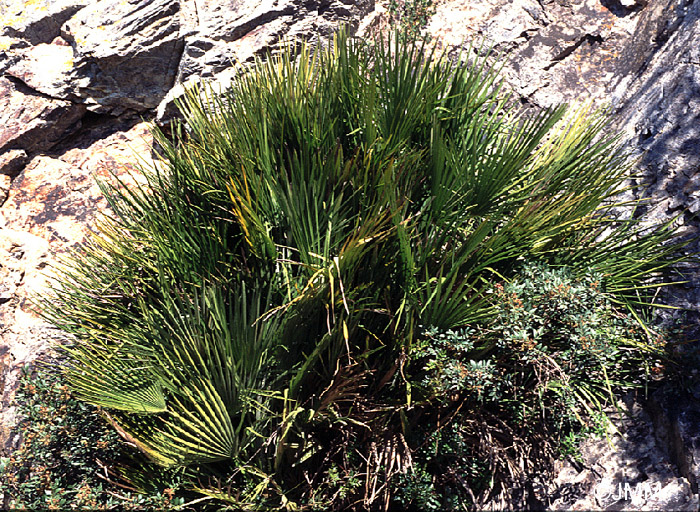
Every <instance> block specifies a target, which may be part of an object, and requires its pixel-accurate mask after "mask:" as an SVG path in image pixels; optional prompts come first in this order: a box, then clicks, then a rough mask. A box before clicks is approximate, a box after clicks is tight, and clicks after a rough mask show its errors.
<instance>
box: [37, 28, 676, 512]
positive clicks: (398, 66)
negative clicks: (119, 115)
mask: <svg viewBox="0 0 700 512" xmlns="http://www.w3.org/2000/svg"><path fill="white" fill-rule="evenodd" d="M467 56H468V57H470V58H471V57H472V56H471V55H467ZM489 58H490V57H489ZM489 58H476V59H472V60H471V61H470V62H466V63H465V62H452V61H450V60H449V59H448V58H447V56H446V55H442V56H436V55H435V54H434V53H433V52H432V51H430V50H428V49H427V48H425V47H423V46H420V45H419V44H412V43H404V42H403V41H402V40H401V38H398V37H395V38H394V39H393V40H391V41H390V42H388V43H387V42H385V41H381V40H378V41H375V42H374V43H372V44H367V43H363V42H361V41H356V40H352V39H350V38H348V37H346V36H345V35H343V34H342V33H341V34H339V35H338V36H336V37H335V39H334V40H333V43H332V45H331V46H330V47H329V48H326V49H323V48H321V47H318V48H316V49H311V48H310V47H309V46H307V45H304V44H302V45H295V46H293V45H290V47H289V48H288V49H286V50H285V51H283V52H281V53H279V54H277V55H272V56H270V57H269V58H268V59H267V60H265V61H258V62H256V63H255V65H254V66H253V67H252V68H251V69H250V70H248V71H245V72H242V73H241V75H240V77H239V78H238V79H237V80H236V81H235V82H234V83H233V85H232V86H231V88H230V89H229V90H227V91H226V92H224V93H222V94H214V93H213V92H212V90H210V89H206V88H203V89H193V90H191V91H190V93H189V94H188V95H187V96H186V98H185V100H184V101H183V103H182V104H181V109H182V112H183V114H184V118H185V120H186V121H185V123H184V124H182V125H179V126H176V127H174V132H173V136H172V138H170V139H169V138H167V137H166V136H165V135H163V134H162V133H157V138H158V142H159V143H160V145H161V147H162V154H163V160H164V165H160V166H156V167H155V168H154V169H151V170H150V171H147V170H144V173H145V182H144V181H143V180H142V181H141V182H142V183H143V184H142V185H129V186H127V185H125V184H124V183H112V184H103V190H104V193H105V195H106V197H107V198H108V199H109V202H110V205H111V208H112V211H113V215H112V216H111V217H110V218H108V219H107V220H105V222H104V225H103V226H102V228H101V231H100V233H99V234H97V235H95V236H94V237H93V238H92V239H91V240H90V241H89V242H88V243H87V244H86V245H85V246H84V247H82V248H81V250H80V251H79V253H77V254H76V255H75V256H74V257H73V259H72V260H71V261H69V262H67V263H66V265H65V266H64V268H63V269H62V270H61V272H60V274H59V277H58V280H57V282H56V285H55V288H54V293H53V294H52V295H51V296H50V297H48V298H46V299H45V300H43V307H44V311H45V312H46V314H47V316H48V317H49V318H50V319H51V320H52V321H53V322H54V323H55V324H56V325H57V326H58V327H60V328H61V329H63V330H64V331H66V332H67V333H69V334H70V335H71V337H70V343H69V344H67V345H66V347H65V353H66V356H67V362H66V372H67V376H68V379H69V382H70V384H71V386H72V387H73V389H74V390H75V392H76V393H77V394H78V396H80V397H81V398H82V399H84V400H86V401H88V402H90V403H93V404H95V405H99V406H101V407H103V408H105V409H106V410H108V411H109V413H110V416H111V417H112V419H113V422H114V423H115V424H116V425H118V427H119V429H120V431H121V432H122V433H123V435H125V436H127V437H128V438H129V439H130V440H132V441H133V442H134V443H135V444H136V445H137V446H139V447H140V448H141V449H142V450H143V451H144V452H145V453H147V454H148V455H149V456H151V457H152V459H153V460H154V461H156V462H158V463H161V464H164V465H186V464H208V465H209V467H210V469H211V468H213V467H216V468H219V469H216V471H221V467H222V466H221V465H222V464H223V465H224V466H226V465H229V466H232V467H234V468H236V469H235V473H236V474H238V475H243V476H244V477H245V478H248V481H253V482H255V483H254V484H251V485H250V486H249V487H247V488H246V490H245V492H244V491H240V492H238V493H233V492H228V493H226V492H223V491H220V492H214V491H211V490H209V491H207V490H205V489H202V492H204V493H205V494H206V493H208V494H209V495H210V496H215V497H217V498H226V499H229V500H230V501H232V502H234V503H236V504H237V505H238V506H251V507H252V506H254V505H255V504H256V503H257V504H260V503H262V501H261V500H264V498H265V497H269V496H270V495H275V496H278V497H279V496H280V495H281V496H282V498H281V499H282V502H281V503H282V504H283V505H284V504H285V503H287V504H288V503H289V501H288V500H289V499H291V498H289V496H291V495H292V494H294V493H295V492H296V493H297V494H299V492H300V491H299V488H298V487H294V486H293V485H292V484H289V485H287V484H285V482H288V481H289V478H291V477H289V471H290V468H291V467H292V465H294V464H297V467H298V464H301V463H302V462H303V461H307V460H316V461H319V460H321V461H322V460H323V450H324V444H323V443H324V441H323V439H321V438H320V437H319V436H315V435H313V432H312V428H311V425H319V424H320V423H323V422H324V421H325V422H326V424H328V425H331V426H332V428H340V429H342V428H343V426H348V425H351V426H354V427H353V428H355V427H356V428H360V429H363V428H367V429H372V428H373V425H381V428H379V429H378V431H381V432H386V431H387V429H388V430H392V429H393V431H394V433H398V434H399V435H401V432H402V429H403V430H405V428H404V427H405V425H406V422H410V421H409V420H407V415H410V411H411V410H412V407H413V405H414V404H413V403H412V401H413V400H414V397H413V396H412V391H411V384H410V379H407V378H406V374H405V372H404V369H405V368H406V365H407V364H408V362H409V361H410V359H411V355H412V350H413V347H414V346H415V345H416V343H418V342H419V341H421V340H424V339H425V335H424V333H425V330H426V329H427V328H431V329H437V330H440V331H445V330H449V329H454V328H463V327H467V326H475V325H479V324H480V323H482V324H483V323H484V322H487V321H488V319H489V318H491V317H492V316H493V315H494V311H495V309H494V308H495V307H496V305H495V303H494V300H493V293H492V292H491V289H492V286H493V283H494V282H495V281H500V280H504V279H505V280H507V279H508V278H509V277H510V276H513V275H514V273H515V271H516V270H517V269H518V268H519V267H520V266H521V265H522V263H523V262H524V261H541V262H546V263H549V264H551V265H554V266H566V267H567V268H568V269H569V271H570V272H571V273H573V274H574V275H583V274H584V273H586V272H588V271H589V270H591V269H594V270H596V271H597V272H600V273H602V274H603V275H604V276H605V277H604V279H605V286H606V290H607V291H608V292H609V294H610V295H611V297H614V298H615V299H616V300H617V301H619V302H621V303H624V304H627V305H628V306H629V307H634V305H635V304H636V303H642V302H644V298H643V297H644V291H645V290H646V288H647V287H648V286H649V282H650V280H651V279H654V278H657V277H658V276H660V275H662V274H663V273H664V272H665V271H666V270H667V269H669V268H670V266H671V265H672V263H673V262H674V261H675V259H676V258H675V256H674V254H675V253H676V251H677V249H678V248H679V247H680V244H679V242H676V241H675V240H674V231H673V229H672V228H671V226H669V225H664V226H657V227H654V228H651V229H646V230H645V231H643V232H642V231H640V230H639V229H638V228H637V224H636V223H635V221H634V220H631V219H621V218H618V217H617V216H616V215H615V214H614V213H615V212H616V211H617V210H618V208H619V206H620V204H619V203H618V202H617V201H616V200H615V198H616V197H617V195H618V194H619V193H620V192H621V191H622V189H623V187H624V186H625V185H624V183H625V181H624V180H625V179H626V178H627V177H628V174H629V171H630V165H629V164H628V163H627V158H626V155H625V153H624V151H623V150H622V149H621V146H620V144H619V141H618V139H617V138H616V137H614V136H608V135H605V134H604V132H603V128H604V125H605V117H604V115H602V114H600V113H599V112H594V111H592V110H590V109H584V110H581V111H579V112H576V113H574V114H573V115H572V116H568V117H567V114H566V109H565V108H563V107H560V108H556V109H551V110H546V111H543V112H541V113H539V114H536V115H533V116H531V117H529V118H523V117H521V116H519V115H518V112H517V110H516V109H514V107H513V106H512V102H511V101H510V99H509V97H508V95H507V94H503V92H502V90H501V89H502V88H501V85H500V83H499V82H498V80H497V74H496V72H495V71H494V68H492V67H490V65H489V64H488V62H489ZM628 206H634V205H628ZM494 347H495V345H493V344H489V343H486V344H484V345H482V346H479V347H476V348H475V349H474V354H475V355H474V356H473V357H474V358H478V357H480V356H479V354H481V356H483V354H486V353H488V351H489V350H494ZM363 404H364V405H363ZM368 404H371V407H370V405H368ZM372 411H374V412H372ZM377 411H380V412H377ZM392 439H396V437H395V436H394V437H392ZM319 457H320V459H319ZM326 462H328V461H327V460H326ZM217 464H218V465H217ZM227 467H228V466H227ZM212 471H214V470H212ZM217 474H221V473H217ZM297 483H298V482H297ZM294 485H296V484H294ZM293 488H294V489H296V490H294V491H292V489H293ZM289 493H291V494H289Z"/></svg>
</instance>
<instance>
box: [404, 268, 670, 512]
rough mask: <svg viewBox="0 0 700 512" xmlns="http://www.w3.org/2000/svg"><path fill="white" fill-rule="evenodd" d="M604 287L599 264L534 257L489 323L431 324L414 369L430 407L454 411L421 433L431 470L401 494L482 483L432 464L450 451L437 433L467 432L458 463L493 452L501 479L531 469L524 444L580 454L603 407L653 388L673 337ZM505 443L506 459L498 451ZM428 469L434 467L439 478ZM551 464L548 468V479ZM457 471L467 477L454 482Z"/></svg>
mask: <svg viewBox="0 0 700 512" xmlns="http://www.w3.org/2000/svg"><path fill="white" fill-rule="evenodd" d="M602 283H603V276H602V275H601V274H599V273H596V272H590V273H588V274H584V275H583V276H580V277H575V276H573V275H572V274H571V273H570V272H569V271H568V270H567V269H566V268H552V267H549V266H546V265H542V264H528V265H524V266H523V267H522V269H521V270H520V271H519V272H518V273H517V274H516V275H515V276H514V278H513V279H512V280H511V281H509V282H506V283H505V284H500V283H499V284H495V285H494V287H493V290H492V300H493V301H494V304H495V307H496V314H495V315H494V317H493V318H492V319H491V320H490V321H486V322H483V323H482V324H481V325H480V326H474V327H472V328H470V329H462V330H447V331H443V332H440V331H439V330H437V329H435V328H430V329H426V330H425V332H424V341H423V343H422V344H421V345H420V346H419V348H417V349H416V350H415V351H414V352H413V357H414V360H413V361H412V363H411V365H410V366H409V368H408V371H409V372H411V373H413V374H414V377H413V379H412V380H413V382H414V383H415V384H414V389H415V390H416V392H417V393H420V396H421V398H422V400H423V401H424V403H428V404H431V406H432V407H436V408H437V409H438V410H440V412H438V413H437V416H438V417H442V418H447V419H443V420H442V421H443V425H446V426H445V427H444V428H443V430H439V429H436V428H434V427H433V428H428V429H421V430H420V431H421V432H424V437H423V438H420V442H419V443H418V446H419V448H418V449H417V450H416V452H415V453H414V464H415V465H416V466H417V467H422V468H423V473H419V474H418V473H417V474H416V475H418V476H420V478H418V477H416V478H417V479H412V480H407V479H406V478H405V477H401V478H400V479H399V482H401V483H402V485H403V483H406V482H410V485H409V484H408V483H406V485H408V487H406V488H405V489H403V488H401V489H399V491H397V492H398V494H397V496H399V495H400V496H403V497H404V498H402V499H404V500H406V499H408V498H407V496H410V497H411V498H410V499H411V500H414V501H415V500H420V499H423V497H422V496H424V495H425V493H427V492H428V489H430V490H431V493H432V494H429V495H430V496H433V495H435V496H436V498H435V499H437V500H438V501H439V502H440V503H443V498H444V496H446V495H448V494H449V495H451V496H460V495H462V497H463V499H466V498H468V497H469V494H468V493H467V494H465V493H466V490H467V489H469V490H471V489H475V490H483V486H480V484H481V485H483V478H482V477H481V476H480V478H482V479H480V480H479V481H478V482H474V476H473V475H471V474H470V473H469V471H468V469H467V468H452V466H451V464H450V463H449V462H445V461H443V462H440V463H434V460H435V458H436V457H437V456H438V454H440V456H441V457H443V458H444V454H446V453H450V450H449V449H446V448H445V447H444V446H441V448H440V449H435V450H434V451H428V452H426V450H425V449H424V446H425V445H426V444H428V445H429V444H430V443H431V439H434V438H435V436H436V434H437V433H438V431H439V433H440V434H441V435H443V434H446V433H447V432H451V436H452V437H451V438H450V439H452V440H454V439H455V437H454V436H455V433H460V432H461V433H462V437H461V439H463V440H464V441H463V442H462V452H463V455H462V456H461V458H458V459H457V460H464V461H469V460H471V461H474V460H490V461H491V465H490V466H489V467H488V468H485V472H486V474H487V475H488V478H493V477H496V478H498V477H497V475H502V474H503V473H504V472H506V471H507V470H508V468H507V467H505V466H506V465H507V463H511V464H512V461H513V460H515V461H518V460H519V459H520V460H521V463H522V467H525V468H528V471H527V472H526V474H527V475H528V476H532V473H533V472H535V471H534V470H535V467H536V466H533V464H536V463H537V461H536V459H537V457H535V456H534V455H533V452H532V451H529V448H528V449H526V450H524V451H521V450H522V449H523V448H524V446H527V447H532V446H536V445H537V444H539V445H540V446H541V448H543V449H544V450H543V454H541V455H544V454H550V455H555V454H557V453H564V454H566V455H569V456H572V457H574V458H575V457H576V456H577V446H578V441H579V440H580V439H581V437H582V436H584V435H587V434H593V433H594V434H598V435H601V434H604V433H605V432H606V430H607V427H608V425H609V420H608V418H607V416H606V414H605V412H604V409H605V408H606V407H611V406H614V405H615V402H616V398H615V396H616V393H617V392H619V391H621V390H625V389H631V388H636V387H641V386H644V387H647V386H648V385H649V384H650V381H651V378H652V375H651V372H650V371H649V369H650V368H652V367H654V366H655V363H660V362H661V360H662V359H664V357H665V356H664V353H663V348H664V345H665V342H664V339H663V337H662V336H649V333H648V332H647V331H646V330H645V328H643V326H641V325H640V324H639V323H638V322H637V321H636V320H635V319H634V318H633V317H632V316H630V315H628V314H627V313H625V312H623V311H621V310H620V309H619V308H618V307H616V306H615V304H614V302H613V301H612V300H611V299H612V297H611V296H610V295H609V294H607V293H606V292H605V291H604V290H603V289H602V288H603V286H602ZM424 414H426V415H429V416H430V415H431V413H429V412H425V413H424ZM432 416H435V413H433V414H432ZM448 427H449V428H448ZM542 433H546V435H545V436H543V438H541V439H539V440H538V439H537V438H538V437H540V436H541V435H542ZM484 434H487V435H489V436H491V437H490V443H489V445H488V446H487V447H484V446H481V445H480V441H477V439H479V438H480V436H481V435H484ZM509 443H512V444H509ZM518 443H521V444H522V445H523V446H518ZM484 449H486V450H487V451H489V450H490V453H487V451H482V450H484ZM499 451H500V453H502V454H503V455H502V458H500V460H499V456H494V455H493V454H494V453H498V452H499ZM525 452H527V453H525ZM431 454H432V455H431ZM546 458H547V457H545V456H541V461H546ZM508 459H510V462H509V461H508ZM452 465H454V463H453V464H452ZM499 465H503V466H502V467H499ZM426 470H432V473H431V478H427V476H426V474H425V471H426ZM546 470H547V468H546V465H542V466H539V471H540V472H541V474H542V475H546ZM449 471H455V474H459V475H462V477H463V478H464V482H462V484H461V485H455V484H458V483H459V482H452V483H451V484H450V485H448V486H446V484H445V483H444V482H445V480H444V475H445V474H447V473H449ZM411 478H413V477H411ZM488 478H487V479H488ZM420 482H423V484H421V483H420ZM438 482H441V485H439V486H438ZM428 484H429V485H428ZM416 486H417V487H416ZM416 488H419V489H423V491H421V492H422V494H421V493H418V494H416V492H417V491H414V489H416ZM435 488H436V489H435ZM474 494H478V492H475V493H474ZM447 509H450V508H449V507H448V508H447Z"/></svg>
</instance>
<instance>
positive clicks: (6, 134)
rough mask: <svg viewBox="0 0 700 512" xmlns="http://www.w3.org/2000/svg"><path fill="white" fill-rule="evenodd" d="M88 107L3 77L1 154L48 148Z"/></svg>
mask: <svg viewBox="0 0 700 512" xmlns="http://www.w3.org/2000/svg"><path fill="white" fill-rule="evenodd" d="M84 113H85V107H84V106H82V105H75V104H72V103H70V102H67V101H60V100H55V99H51V98H47V97H45V96H43V95H40V94H37V93H36V92H34V91H32V90H31V89H29V88H27V87H24V86H23V85H22V84H18V83H16V82H12V81H10V80H8V79H6V78H0V155H2V154H3V153H4V152H5V151H7V150H11V149H22V150H24V151H26V152H27V153H36V152H41V151H46V150H48V149H50V148H52V147H53V146H54V145H55V144H56V143H57V142H58V141H59V140H61V138H63V137H65V136H67V135H68V134H70V133H71V132H73V131H74V130H76V129H77V127H78V126H79V124H78V123H79V121H80V118H81V117H82V116H83V114H84Z"/></svg>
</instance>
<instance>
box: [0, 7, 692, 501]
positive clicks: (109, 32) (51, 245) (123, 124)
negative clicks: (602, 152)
mask: <svg viewBox="0 0 700 512" xmlns="http://www.w3.org/2000/svg"><path fill="white" fill-rule="evenodd" d="M407 1H408V2H410V1H411V0H407ZM341 24H347V25H349V26H350V28H351V30H356V29H358V27H359V30H361V32H362V34H365V35H366V34H368V33H370V32H371V31H372V30H377V27H386V26H388V25H390V24H391V23H390V22H388V21H387V13H386V9H385V8H384V7H383V6H382V5H381V4H380V3H378V4H377V5H375V3H374V0H218V1H216V2H213V1H209V0H126V1H120V0H92V1H90V2H88V1H85V0H31V1H30V0H0V205H1V206H0V336H1V337H2V340H1V341H0V397H1V398H2V408H3V410H2V415H1V416H0V427H3V425H4V430H3V432H0V434H2V439H0V440H1V441H2V442H3V443H4V445H5V446H6V447H7V448H8V449H9V447H10V445H11V443H12V439H11V436H9V430H8V426H9V425H10V424H11V415H12V414H11V413H12V406H11V398H12V390H13V388H14V383H15V380H16V377H17V370H18V368H19V367H20V366H21V365H22V364H23V363H25V362H27V361H31V360H33V359H34V358H36V357H38V356H39V355H40V354H41V353H42V351H44V350H45V349H46V347H47V343H48V341H49V340H50V339H51V338H52V337H53V336H54V333H53V332H52V331H51V329H50V328H49V327H48V326H47V325H45V324H43V322H41V320H39V319H38V317H37V316H36V315H35V314H34V313H33V312H32V308H31V304H30V302H29V297H30V296H31V294H34V293H40V291H41V289H42V287H43V286H45V278H44V277H43V274H42V272H43V271H44V269H45V268H46V267H47V266H48V265H50V264H51V263H53V262H54V261H56V258H58V257H59V256H60V254H61V253H62V252H64V251H65V250H67V249H68V248H70V247H72V246H74V245H75V244H78V243H80V242H81V240H82V239H83V237H84V236H85V234H86V232H87V230H89V229H92V228H93V226H94V219H95V217H96V214H97V213H98V212H100V211H101V210H104V208H105V203H104V199H103V198H102V197H101V195H100V193H99V190H98V189H97V187H96V186H95V184H94V180H93V176H95V175H96V176H98V177H102V178H109V176H110V175H112V174H116V175H126V174H128V172H129V171H130V170H132V169H134V168H135V166H137V165H138V163H139V157H147V156H148V155H149V154H150V151H151V138H150V135H149V126H148V123H147V122H144V121H142V119H146V120H152V119H156V118H157V119H159V120H161V121H163V120H167V119H168V118H169V117H171V116H172V115H173V113H174V108H173V99H174V98H175V97H177V96H178V94H181V91H182V86H183V84H187V83H189V82H192V81H197V80H202V79H203V80H218V81H221V82H225V81H226V80H227V79H229V78H230V77H231V76H232V75H233V74H234V73H235V72H236V71H235V70H236V66H237V65H239V64H243V63H245V62H248V61H250V60H251V59H252V58H254V57H255V56H258V55H261V54H263V53H264V52H266V51H268V50H270V49H274V48H275V47H276V46H277V45H279V44H281V42H282V41H283V39H284V38H295V37H302V38H305V39H312V40H314V39H319V38H326V37H328V36H329V35H330V34H332V33H333V31H334V30H336V28H337V27H338V26H339V25H341ZM427 31H428V33H429V34H430V35H431V36H432V37H433V41H434V42H435V43H436V44H437V45H439V46H442V47H444V48H445V49H447V50H448V51H450V52H454V53H457V52H458V51H460V50H467V51H471V50H469V42H470V41H472V40H475V39H476V40H479V41H484V42H485V43H486V45H487V46H493V47H494V48H495V49H496V50H498V51H499V52H501V54H502V55H503V58H504V59H505V62H506V65H505V68H504V77H505V80H506V82H507V84H508V86H509V87H510V89H511V90H512V91H513V93H514V96H515V98H516V100H517V101H519V102H520V103H521V104H522V105H523V107H525V108H538V107H543V106H549V105H552V104H555V103H560V102H581V101H592V102H594V103H596V104H599V105H604V104H607V105H610V106H611V107H612V110H613V112H614V124H615V126H616V128H617V129H619V130H621V131H623V132H624V133H625V134H626V135H627V137H628V138H629V140H630V144H631V148H632V149H633V150H634V151H636V152H637V153H638V154H639V156H640V163H639V169H640V173H641V174H642V175H643V177H644V179H645V180H646V181H647V182H648V183H649V184H650V189H649V190H650V194H651V195H652V198H653V201H652V203H651V205H650V208H649V210H650V211H649V212H648V214H649V215H650V216H652V217H653V218H656V219H671V218H674V217H676V216H679V215H680V221H682V222H683V223H684V224H685V226H686V229H687V230H688V231H689V232H691V231H694V232H697V229H698V223H699V222H700V221H699V216H698V212H699V211H700V196H699V195H698V194H699V192H700V176H698V172H699V171H698V170H699V169H700V2H695V1H694V0H656V1H652V2H647V1H646V0H599V1H597V0H577V1H571V0H439V1H437V2H435V13H434V15H433V16H432V18H431V21H430V22H429V24H428V26H427ZM687 279H688V283H687V284H686V285H684V287H677V288H676V289H675V290H674V292H673V297H671V300H673V301H674V302H675V303H676V304H678V305H682V306H686V307H689V308H691V309H692V310H694V311H695V312H697V311H698V307H699V305H700V273H699V272H698V270H697V269H689V271H688V275H687ZM694 318H695V319H694V320H693V321H696V320H697V318H696V317H694ZM697 391H698V393H697V394H696V395H695V399H700V390H697ZM691 398H692V397H691ZM667 402H668V401H666V402H664V401H663V400H660V402H659V403H661V404H662V405H659V406H658V407H657V408H658V409H659V411H658V414H656V416H655V418H657V420H656V421H655V423H657V424H658V426H657V429H656V431H657V433H658V435H659V436H660V437H662V438H664V439H666V440H667V441H668V442H667V444H668V446H669V447H671V449H670V450H669V453H670V457H671V459H672V462H674V463H675V465H676V468H680V471H681V473H682V475H680V474H676V475H674V474H673V471H671V472H670V473H669V475H670V476H668V478H666V480H664V482H666V484H668V485H671V484H670V483H669V482H676V484H677V485H676V488H677V489H681V488H682V489H684V490H683V491H681V490H679V491H678V492H676V495H675V496H676V498H678V499H681V497H682V496H685V495H688V496H689V499H691V498H692V494H693V492H691V491H688V490H687V489H691V490H693V491H694V492H697V480H698V477H699V476H700V469H698V468H699V465H700V447H699V444H698V440H697V438H693V435H696V436H697V435H698V434H697V433H698V432H700V427H699V426H698V425H699V424H700V421H698V419H697V415H695V416H694V415H693V414H692V413H690V412H688V411H691V410H692V408H690V406H687V407H686V406H684V405H678V403H676V404H675V407H674V408H669V407H666V406H663V403H667ZM679 418H680V419H679ZM640 421H641V420H640ZM694 422H695V423H694ZM639 424H641V423H638V424H637V425H639ZM679 425H681V427H682V428H681V427H679ZM635 428H636V427H635ZM664 429H665V430H664ZM633 430H634V429H633ZM664 432H665V433H664ZM664 436H665V437H664ZM673 447H675V448H673ZM620 450H622V451H624V450H623V448H620ZM661 451H663V450H661ZM635 456H636V455H635ZM659 456H661V455H659ZM640 457H642V458H643V456H640ZM635 460H636V459H635ZM591 464H592V463H591ZM618 467H619V464H618ZM677 470H678V469H677ZM611 471H612V470H611ZM576 474H577V475H578V476H576V477H575V478H579V479H580V480H581V482H583V481H584V480H585V479H586V478H589V477H590V474H589V476H586V477H583V476H581V475H584V473H583V472H580V471H579V472H578V473H576ZM681 476H682V477H683V478H682V479H681V480H678V481H676V480H674V479H677V478H679V477H681ZM575 478H574V479H575ZM640 478H641V477H640ZM649 478H652V477H649ZM589 480H590V478H589ZM681 481H682V482H687V486H688V487H687V488H686V487H683V485H681V483H678V482H681ZM569 483H571V482H569ZM579 483H580V482H579ZM589 483H590V482H589ZM562 485H563V484H562ZM684 485H685V484H684ZM669 489H670V488H669ZM589 490H590V485H589ZM669 492H670V491H669ZM684 493H685V494H684ZM679 496H680V497H679ZM674 499H675V498H674ZM581 503H583V504H580V506H581V507H584V508H589V507H590V506H596V507H599V508H601V507H604V506H608V505H609V506H615V504H612V505H610V504H608V503H602V502H592V501H589V502H585V501H584V502H581ZM650 503H652V502H650ZM669 503H670V502H669ZM673 503H675V505H674V507H676V508H678V507H693V506H694V507H695V508H697V501H694V502H693V501H692V499H691V501H688V500H686V501H682V502H681V501H675V502H673ZM693 503H694V505H693ZM656 505H659V504H658V503H657V504H656ZM640 506H641V505H640ZM649 506H651V505H649ZM659 506H660V505H659Z"/></svg>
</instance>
